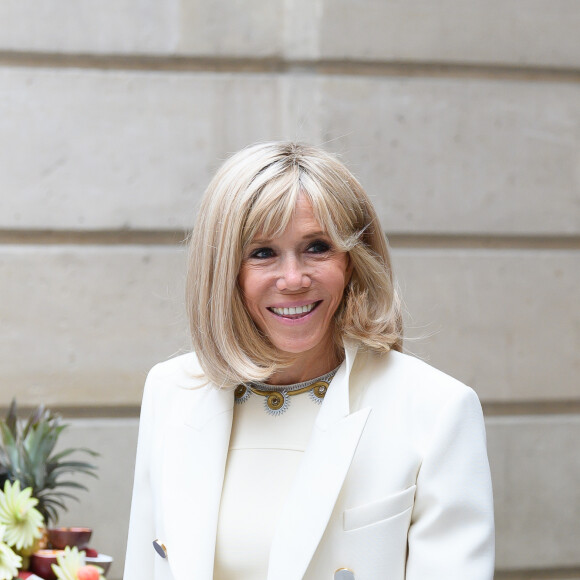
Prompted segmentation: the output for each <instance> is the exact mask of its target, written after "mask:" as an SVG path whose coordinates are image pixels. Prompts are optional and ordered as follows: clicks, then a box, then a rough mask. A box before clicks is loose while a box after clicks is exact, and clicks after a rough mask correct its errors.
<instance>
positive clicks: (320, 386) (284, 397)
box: [234, 365, 340, 417]
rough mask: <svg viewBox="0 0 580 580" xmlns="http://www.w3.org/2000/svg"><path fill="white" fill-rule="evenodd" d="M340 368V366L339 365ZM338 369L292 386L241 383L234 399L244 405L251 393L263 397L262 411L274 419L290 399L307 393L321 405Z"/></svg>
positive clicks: (287, 405) (288, 403)
mask: <svg viewBox="0 0 580 580" xmlns="http://www.w3.org/2000/svg"><path fill="white" fill-rule="evenodd" d="M339 366H340V365H339ZM337 370H338V367H336V368H335V369H333V370H332V371H330V372H329V373H326V374H325V375H322V376H320V377H316V378H315V379H310V380H308V381H304V382H303V383H295V384H293V385H281V386H276V385H268V384H267V383H259V382H253V383H242V384H241V385H238V386H237V387H236V390H235V391H234V398H235V401H236V403H237V404H239V405H241V404H242V403H245V402H246V401H247V400H248V399H249V398H250V396H251V395H252V393H254V394H255V395H259V396H261V397H264V410H265V411H266V412H267V413H268V414H269V415H272V416H274V417H277V416H279V415H282V413H285V412H286V411H287V410H288V408H289V407H290V397H293V396H295V395H301V394H302V393H308V396H309V398H310V400H311V401H313V402H314V403H316V404H317V405H321V404H322V400H323V399H324V397H325V395H326V393H327V391H328V386H329V385H330V382H331V381H332V379H333V378H334V375H335V374H336V371H337Z"/></svg>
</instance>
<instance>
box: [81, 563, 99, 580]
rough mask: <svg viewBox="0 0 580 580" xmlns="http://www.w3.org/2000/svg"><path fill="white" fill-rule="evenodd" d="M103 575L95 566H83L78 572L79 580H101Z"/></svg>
mask: <svg viewBox="0 0 580 580" xmlns="http://www.w3.org/2000/svg"><path fill="white" fill-rule="evenodd" d="M100 577H101V575H100V574H99V571H98V570H97V569H96V568H95V567H94V566H81V567H80V568H79V569H78V572H77V578H78V579H79V580H99V578H100Z"/></svg>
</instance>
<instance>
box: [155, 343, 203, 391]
mask: <svg viewBox="0 0 580 580" xmlns="http://www.w3.org/2000/svg"><path fill="white" fill-rule="evenodd" d="M206 384H207V380H206V379H205V376H204V374H203V370H202V369H201V366H200V364H199V361H198V359H197V356H196V354H195V353H194V352H188V353H185V354H182V355H179V356H176V357H173V358H171V359H169V360H166V361H163V362H160V363H158V364H156V365H155V366H154V367H153V368H152V369H151V370H150V371H149V374H148V375H147V381H146V383H145V389H146V390H148V389H152V390H155V391H156V390H159V389H161V390H163V391H167V390H168V389H172V388H183V389H196V388H200V387H203V386H204V385H206Z"/></svg>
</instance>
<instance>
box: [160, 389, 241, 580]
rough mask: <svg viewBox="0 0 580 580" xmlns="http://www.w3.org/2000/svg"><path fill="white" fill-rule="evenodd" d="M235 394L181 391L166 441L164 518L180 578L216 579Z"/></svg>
mask: <svg viewBox="0 0 580 580" xmlns="http://www.w3.org/2000/svg"><path fill="white" fill-rule="evenodd" d="M233 404H234V394H233V391H231V390H218V389H216V388H214V387H213V386H211V385H208V386H206V387H204V388H202V389H198V390H191V389H182V391H181V392H180V393H179V394H178V396H177V398H176V401H175V406H174V408H173V413H172V424H171V425H169V427H168V433H167V438H166V441H165V444H164V449H165V458H164V465H163V469H164V472H163V476H162V478H163V484H162V485H163V493H162V497H163V504H162V505H163V519H164V522H165V532H166V537H165V538H164V539H165V540H166V543H165V546H166V548H167V557H168V562H169V566H170V568H171V572H172V574H173V577H174V579H175V580H189V579H190V578H196V579H199V580H211V578H213V567H214V552H215V538H216V528H217V522H218V514H219V505H220V498H221V492H222V485H223V479H224V470H225V465H226V458H227V453H228V444H229V439H230V432H231V426H232V417H233Z"/></svg>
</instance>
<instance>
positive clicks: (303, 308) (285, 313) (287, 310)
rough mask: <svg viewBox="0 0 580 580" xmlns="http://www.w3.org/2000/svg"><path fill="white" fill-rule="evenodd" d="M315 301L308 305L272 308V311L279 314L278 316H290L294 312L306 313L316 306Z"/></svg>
mask: <svg viewBox="0 0 580 580" xmlns="http://www.w3.org/2000/svg"><path fill="white" fill-rule="evenodd" d="M315 304H316V303H315V302H313V303H312V304H307V305H306V306H296V307H292V308H270V310H271V311H272V312H274V313H275V314H277V315H278V316H289V315H292V314H306V313H308V312H310V311H311V310H312V309H313V308H314V306H315Z"/></svg>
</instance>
